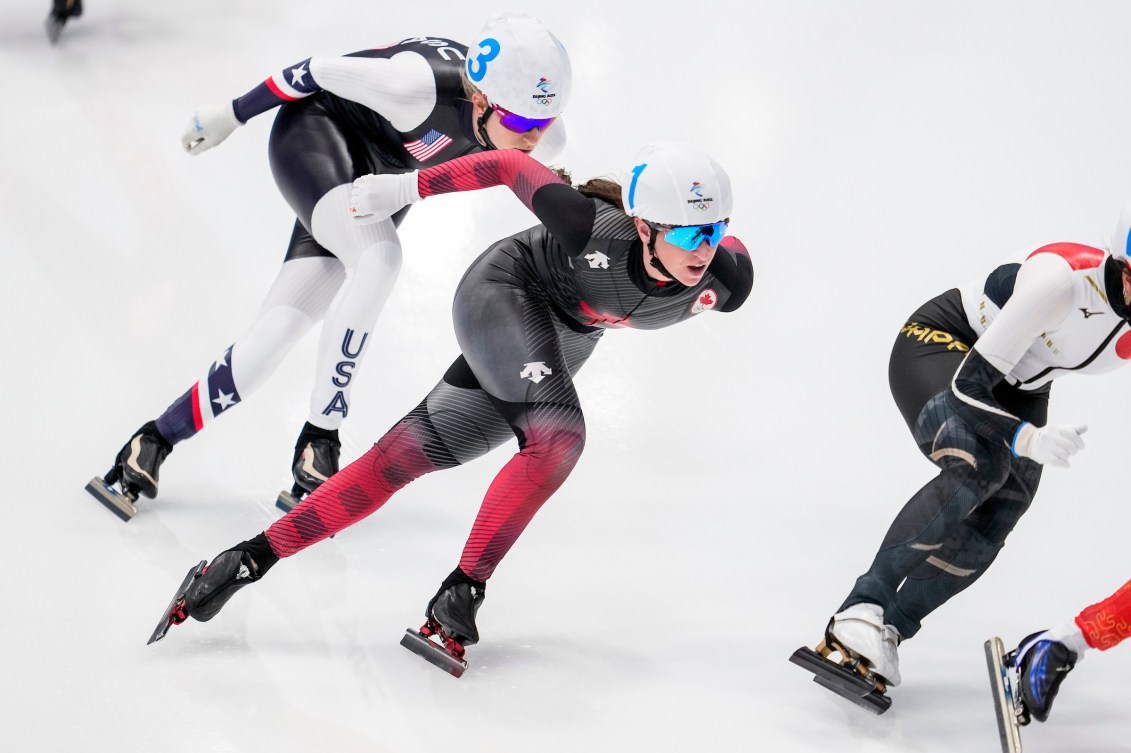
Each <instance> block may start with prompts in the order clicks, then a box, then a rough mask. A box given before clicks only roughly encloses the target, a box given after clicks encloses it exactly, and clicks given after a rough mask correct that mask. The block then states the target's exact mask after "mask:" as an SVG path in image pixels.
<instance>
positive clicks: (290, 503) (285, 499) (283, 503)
mask: <svg viewBox="0 0 1131 753" xmlns="http://www.w3.org/2000/svg"><path fill="white" fill-rule="evenodd" d="M300 501H301V500H299V499H298V498H297V497H295V495H293V494H291V493H290V492H288V491H282V492H279V496H278V497H276V498H275V507H277V508H279V509H280V510H282V511H283V512H290V511H291V510H293V509H295V508H296V507H298V503H299V502H300Z"/></svg>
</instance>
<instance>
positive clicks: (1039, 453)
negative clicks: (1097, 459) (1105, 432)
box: [1013, 422, 1088, 468]
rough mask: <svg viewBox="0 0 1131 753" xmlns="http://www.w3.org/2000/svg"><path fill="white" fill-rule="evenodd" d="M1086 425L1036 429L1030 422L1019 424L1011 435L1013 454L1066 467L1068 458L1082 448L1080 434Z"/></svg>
mask: <svg viewBox="0 0 1131 753" xmlns="http://www.w3.org/2000/svg"><path fill="white" fill-rule="evenodd" d="M1087 430H1088V427H1087V426H1085V425H1083V424H1079V425H1077V426H1054V425H1049V426H1045V427H1042V428H1040V429H1038V428H1037V427H1036V426H1033V425H1032V424H1031V423H1028V422H1025V423H1023V424H1021V428H1019V429H1018V430H1017V434H1016V435H1014V437H1013V454H1014V455H1017V456H1019V457H1023V458H1029V459H1031V460H1034V461H1036V462H1038V463H1040V464H1041V465H1058V466H1060V467H1061V468H1067V467H1068V459H1069V458H1071V457H1072V456H1073V455H1075V454H1076V453H1077V452H1079V451H1080V450H1082V449H1084V440H1083V439H1081V438H1080V435H1081V434H1083V433H1084V432H1086V431H1087Z"/></svg>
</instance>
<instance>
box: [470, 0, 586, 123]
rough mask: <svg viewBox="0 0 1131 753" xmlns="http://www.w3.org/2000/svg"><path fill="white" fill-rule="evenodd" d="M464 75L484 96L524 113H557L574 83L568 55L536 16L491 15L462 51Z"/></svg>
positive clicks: (547, 115) (544, 115)
mask: <svg viewBox="0 0 1131 753" xmlns="http://www.w3.org/2000/svg"><path fill="white" fill-rule="evenodd" d="M467 77H468V78H469V79H471V82H472V83H473V84H475V86H476V87H478V89H479V91H481V92H483V94H484V95H485V96H486V97H487V99H488V101H489V102H490V103H491V104H493V105H497V106H499V107H501V108H504V109H505V110H507V111H509V112H511V113H514V114H516V115H520V116H522V117H523V118H539V119H541V118H556V117H558V116H559V115H561V114H562V112H563V111H564V110H565V106H566V103H567V102H568V101H569V94H570V89H571V88H572V85H573V69H572V68H571V67H570V63H569V55H567V54H566V51H565V47H563V46H562V43H561V42H560V41H558V38H557V37H555V36H554V35H553V34H551V33H550V31H549V29H547V28H546V27H545V26H543V25H542V23H541V22H540V21H538V20H537V19H535V18H532V17H530V16H527V15H524V14H521V13H503V14H499V15H496V16H492V17H491V18H490V19H488V20H487V24H486V25H485V26H484V27H483V29H482V30H481V31H480V32H479V34H478V35H477V36H476V37H475V42H474V43H473V44H472V45H471V47H470V48H468V50H467Z"/></svg>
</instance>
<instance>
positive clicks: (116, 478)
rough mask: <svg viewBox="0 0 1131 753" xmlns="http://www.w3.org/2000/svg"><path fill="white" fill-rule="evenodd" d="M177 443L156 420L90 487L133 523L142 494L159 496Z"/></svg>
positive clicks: (118, 514) (101, 498)
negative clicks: (164, 468) (166, 465)
mask: <svg viewBox="0 0 1131 753" xmlns="http://www.w3.org/2000/svg"><path fill="white" fill-rule="evenodd" d="M172 451H173V445H171V444H169V442H168V441H167V440H166V439H165V438H164V437H163V436H161V433H160V432H158V431H157V424H156V423H155V422H153V421H150V422H149V423H147V424H145V425H144V426H142V427H141V428H140V429H138V430H137V431H136V432H135V433H134V435H133V436H132V437H130V441H128V442H126V444H125V446H124V447H122V449H121V450H120V451H119V452H118V456H117V457H116V458H114V467H113V468H111V469H110V471H109V472H108V473H107V474H106V475H105V476H103V477H99V476H95V477H94V478H92V479H91V480H90V483H88V484H87V485H86V490H87V492H89V493H90V494H91V496H93V497H94V498H95V499H97V500H98V501H99V502H101V503H102V504H103V505H105V506H106V509H108V510H109V511H110V512H112V513H114V514H115V515H117V516H118V517H119V518H121V519H122V520H124V521H126V522H129V521H130V519H131V518H133V516H134V515H137V498H138V496H144V497H148V498H149V499H153V498H154V497H156V496H157V481H158V470H159V469H160V468H161V464H162V463H163V462H165V458H166V457H168V455H169V453H170V452H172Z"/></svg>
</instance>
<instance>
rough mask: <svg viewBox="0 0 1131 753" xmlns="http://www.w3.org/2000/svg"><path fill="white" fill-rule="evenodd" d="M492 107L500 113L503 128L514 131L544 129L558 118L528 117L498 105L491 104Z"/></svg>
mask: <svg viewBox="0 0 1131 753" xmlns="http://www.w3.org/2000/svg"><path fill="white" fill-rule="evenodd" d="M491 107H492V108H494V110H495V112H497V113H498V114H499V122H500V123H502V124H503V128H506V129H507V130H508V131H513V132H514V133H530V132H531V131H533V130H534V129H535V128H537V129H538V130H540V131H544V130H546V128H548V127H549V125H550V124H551V123H553V122H554V120H556V118H527V117H524V116H522V115H516V114H515V113H513V112H511V111H510V110H504V109H503V108H501V107H499V106H498V105H491Z"/></svg>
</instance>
